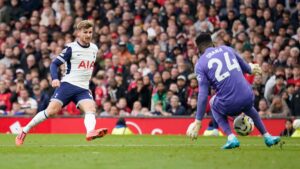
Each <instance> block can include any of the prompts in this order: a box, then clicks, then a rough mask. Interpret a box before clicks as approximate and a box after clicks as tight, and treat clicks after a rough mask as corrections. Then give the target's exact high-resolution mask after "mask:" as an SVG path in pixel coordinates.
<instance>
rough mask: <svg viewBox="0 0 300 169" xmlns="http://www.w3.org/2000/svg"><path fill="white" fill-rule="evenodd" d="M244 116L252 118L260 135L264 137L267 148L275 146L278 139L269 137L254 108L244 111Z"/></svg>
mask: <svg viewBox="0 0 300 169" xmlns="http://www.w3.org/2000/svg"><path fill="white" fill-rule="evenodd" d="M245 114H246V115H247V116H249V117H251V118H252V120H253V122H254V125H255V127H256V128H257V129H258V130H259V132H260V133H261V135H263V136H264V140H265V143H266V145H267V146H268V147H271V146H273V145H276V144H278V143H279V142H280V137H274V136H271V135H270V134H269V133H268V132H267V130H266V128H265V125H264V123H263V122H262V120H261V118H260V117H259V115H258V112H257V111H256V110H255V108H254V107H252V108H251V109H249V110H248V111H245Z"/></svg>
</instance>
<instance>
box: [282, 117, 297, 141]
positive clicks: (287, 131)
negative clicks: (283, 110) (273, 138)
mask: <svg viewBox="0 0 300 169" xmlns="http://www.w3.org/2000/svg"><path fill="white" fill-rule="evenodd" d="M294 131H295V129H294V128H293V121H292V120H291V119H287V120H286V122H285V128H284V130H283V131H282V132H281V133H280V136H286V137H291V135H292V134H293V133H294Z"/></svg>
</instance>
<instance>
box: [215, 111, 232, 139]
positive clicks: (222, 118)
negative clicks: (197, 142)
mask: <svg viewBox="0 0 300 169" xmlns="http://www.w3.org/2000/svg"><path fill="white" fill-rule="evenodd" d="M212 114H213V117H214V119H215V120H216V121H217V123H218V125H219V127H221V129H222V130H223V131H224V133H225V134H226V135H227V136H229V135H230V134H232V131H231V129H230V126H229V123H228V119H227V115H223V114H221V113H218V112H216V111H215V110H213V109H212Z"/></svg>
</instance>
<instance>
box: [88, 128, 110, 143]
mask: <svg viewBox="0 0 300 169" xmlns="http://www.w3.org/2000/svg"><path fill="white" fill-rule="evenodd" d="M107 131H108V130H107V128H101V129H97V130H92V131H90V132H88V133H87V134H86V141H91V140H94V139H96V138H101V137H103V136H105V135H106V134H107Z"/></svg>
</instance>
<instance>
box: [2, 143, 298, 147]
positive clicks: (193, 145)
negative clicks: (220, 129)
mask: <svg viewBox="0 0 300 169" xmlns="http://www.w3.org/2000/svg"><path fill="white" fill-rule="evenodd" d="M218 146H220V145H217V144H202V145H195V144H155V145H150V144H124V145H123V144H92V145H88V144H74V145H56V144H48V145H42V144H25V145H23V147H41V148H42V147H218ZM251 146H252V147H265V145H264V144H242V145H241V147H251ZM286 146H287V147H290V146H296V147H300V144H285V145H284V147H286ZM0 147H15V145H3V144H2V145H0Z"/></svg>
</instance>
